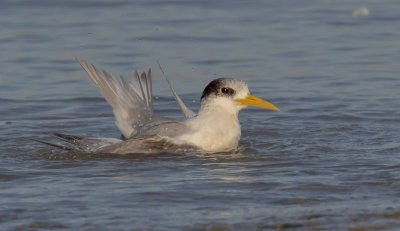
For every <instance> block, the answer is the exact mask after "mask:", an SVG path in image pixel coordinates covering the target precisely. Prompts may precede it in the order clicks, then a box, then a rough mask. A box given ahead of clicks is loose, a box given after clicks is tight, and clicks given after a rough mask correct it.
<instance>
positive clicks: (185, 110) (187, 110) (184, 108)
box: [157, 61, 196, 119]
mask: <svg viewBox="0 0 400 231" xmlns="http://www.w3.org/2000/svg"><path fill="white" fill-rule="evenodd" d="M157 64H158V67H159V68H160V70H161V72H162V74H163V76H164V78H165V80H166V81H167V83H168V86H169V88H170V89H171V91H172V94H173V95H174V97H175V100H176V102H177V103H178V105H179V108H180V109H181V111H182V113H183V115H185V117H186V118H187V119H189V118H192V117H195V116H196V113H194V112H193V111H192V110H190V108H188V107H187V106H186V105H185V103H184V102H183V100H182V99H181V97H179V95H178V93H176V91H175V89H174V88H173V86H172V84H171V82H170V81H169V79H168V78H167V76H166V75H165V73H164V70H163V69H162V67H161V65H160V63H159V62H158V61H157Z"/></svg>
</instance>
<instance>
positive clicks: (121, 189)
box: [0, 0, 400, 231]
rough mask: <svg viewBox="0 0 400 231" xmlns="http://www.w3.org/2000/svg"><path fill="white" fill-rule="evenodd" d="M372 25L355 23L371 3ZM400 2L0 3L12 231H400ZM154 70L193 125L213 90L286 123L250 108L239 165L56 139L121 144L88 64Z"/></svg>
mask: <svg viewBox="0 0 400 231" xmlns="http://www.w3.org/2000/svg"><path fill="white" fill-rule="evenodd" d="M364 6H365V7H368V8H369V10H370V15H369V16H368V17H353V16H352V12H353V10H354V9H356V8H359V7H364ZM399 11H400V3H399V1H397V0H382V1H373V0H364V1H363V0H359V1H348V0H337V1H327V0H322V1H316V0H303V1H294V0H290V1H263V0H255V1H228V0H223V1H196V0H192V1H191V0H188V1H180V0H177V1H158V0H148V1H144V0H143V1H127V0H120V1H111V0H92V1H80V0H70V1H50V0H35V1H29V0H20V1H16V0H3V1H1V2H0V52H1V55H0V230H214V231H216V230H350V231H370V230H400V111H399V108H400V90H399V89H400V76H399V75H400V64H399V63H400V39H399V38H400V14H399ZM75 56H78V57H81V58H84V59H87V60H89V61H91V62H93V63H95V64H96V65H97V66H99V67H101V68H104V69H107V70H109V71H110V72H112V73H114V74H119V73H120V74H124V75H129V74H130V73H131V72H132V71H133V70H134V69H137V70H139V71H142V70H146V69H147V68H152V70H153V75H154V85H155V86H154V93H155V95H156V96H157V100H156V102H155V108H156V112H157V113H159V114H161V115H163V116H170V117H174V118H183V117H182V116H181V114H180V111H179V110H178V109H177V106H176V104H175V102H174V100H173V98H172V96H171V94H170V92H169V89H168V88H167V85H166V83H165V81H164V80H163V78H162V77H161V72H160V70H159V69H158V68H157V60H159V61H160V63H161V64H162V66H163V68H164V69H165V71H166V74H167V76H169V78H170V80H171V81H172V82H173V84H174V85H175V87H176V90H177V91H178V92H179V93H180V94H181V95H182V97H183V99H184V100H185V102H187V103H188V104H189V106H190V107H192V108H193V109H197V108H198V104H199V97H200V94H201V91H202V89H203V87H204V86H205V85H206V84H207V83H208V82H209V81H211V80H212V79H214V78H217V77H221V76H232V77H235V78H238V79H242V80H244V81H246V82H247V83H248V84H249V86H250V89H251V90H252V92H253V94H254V95H257V96H259V97H262V98H265V99H268V100H270V101H271V102H273V103H274V104H276V105H278V106H279V107H280V108H281V111H280V112H270V111H264V110H258V109H247V110H244V111H243V112H241V114H240V120H241V124H242V139H241V142H240V148H239V150H238V151H237V152H234V153H224V154H207V155H199V154H196V155H195V154H193V153H181V154H168V153H164V154H159V155H145V154H134V155H133V154H132V155H107V154H104V155H88V154H80V153H71V152H62V151H59V150H56V149H54V148H51V147H47V146H44V145H42V144H39V143H36V142H34V141H32V140H30V139H31V138H39V139H44V140H47V139H49V138H51V135H50V134H51V133H52V132H64V133H67V134H74V135H80V136H107V137H118V136H119V133H118V130H117V128H116V127H115V125H114V122H113V115H112V111H111V109H110V108H109V106H108V105H107V103H106V102H105V101H104V100H103V99H102V98H101V96H100V95H99V94H98V93H97V91H96V89H95V88H94V87H93V86H92V84H91V83H90V82H89V81H88V79H87V77H86V74H85V73H84V71H83V70H81V68H80V66H79V65H78V64H77V63H76V62H75V61H74V57H75Z"/></svg>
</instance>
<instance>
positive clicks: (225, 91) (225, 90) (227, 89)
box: [221, 87, 235, 95]
mask: <svg viewBox="0 0 400 231" xmlns="http://www.w3.org/2000/svg"><path fill="white" fill-rule="evenodd" d="M221 92H222V94H224V95H233V94H235V90H233V89H232V88H230V87H223V88H222V89H221Z"/></svg>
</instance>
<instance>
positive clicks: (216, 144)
mask: <svg viewBox="0 0 400 231" xmlns="http://www.w3.org/2000/svg"><path fill="white" fill-rule="evenodd" d="M185 123H186V124H187V126H188V127H190V130H191V131H189V132H187V133H184V134H182V135H180V136H178V137H176V138H175V139H174V140H175V141H176V142H177V143H181V144H191V145H195V146H197V147H199V148H201V149H203V150H205V151H208V152H225V151H231V150H234V149H236V148H237V146H238V142H239V139H240V124H239V120H238V118H237V114H227V113H226V112H224V113H223V114H222V115H221V114H219V113H209V114H202V115H199V116H197V117H195V118H193V119H191V120H188V121H186V122H185Z"/></svg>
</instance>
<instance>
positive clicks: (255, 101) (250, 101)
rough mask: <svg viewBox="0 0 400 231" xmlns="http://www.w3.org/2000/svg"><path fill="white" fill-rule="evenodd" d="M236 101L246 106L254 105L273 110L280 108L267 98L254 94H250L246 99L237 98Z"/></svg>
mask: <svg viewBox="0 0 400 231" xmlns="http://www.w3.org/2000/svg"><path fill="white" fill-rule="evenodd" d="M235 101H236V102H239V103H241V104H242V105H246V106H254V107H260V108H264V109H268V110H272V111H279V108H278V107H277V106H275V105H273V104H272V103H270V102H268V101H266V100H263V99H260V98H258V97H256V96H254V95H249V96H247V97H246V98H245V99H235Z"/></svg>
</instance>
